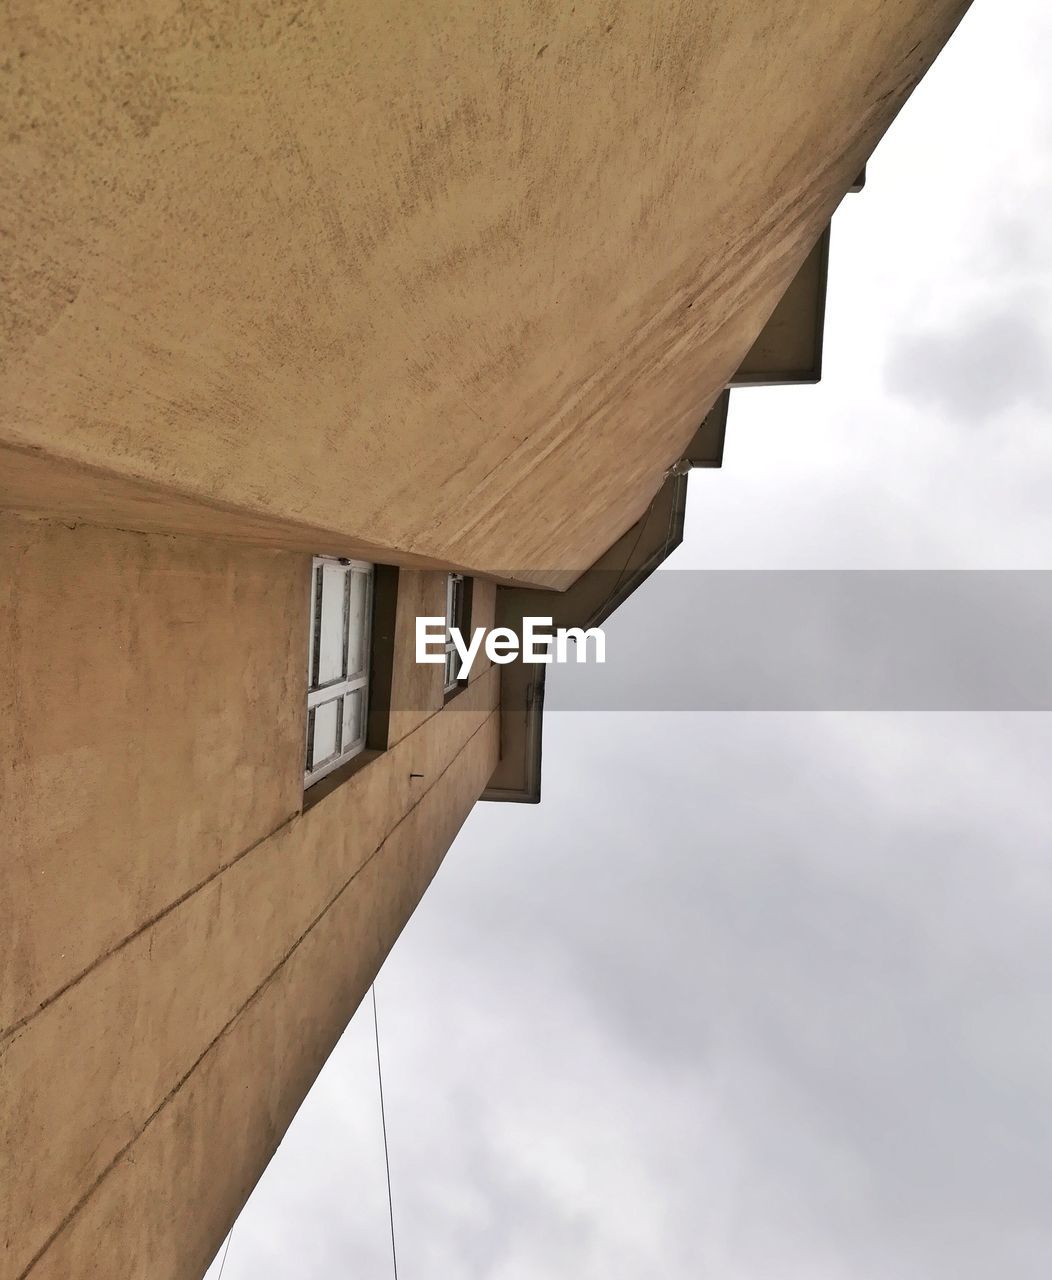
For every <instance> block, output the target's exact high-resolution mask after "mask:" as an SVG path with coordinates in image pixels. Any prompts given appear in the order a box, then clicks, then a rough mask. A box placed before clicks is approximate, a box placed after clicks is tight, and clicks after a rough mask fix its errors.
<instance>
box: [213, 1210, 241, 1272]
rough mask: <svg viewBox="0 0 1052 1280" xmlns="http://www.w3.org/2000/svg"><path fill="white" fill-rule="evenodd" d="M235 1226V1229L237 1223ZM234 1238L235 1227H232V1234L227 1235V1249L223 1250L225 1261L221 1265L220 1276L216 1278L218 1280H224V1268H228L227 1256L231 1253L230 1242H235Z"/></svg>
mask: <svg viewBox="0 0 1052 1280" xmlns="http://www.w3.org/2000/svg"><path fill="white" fill-rule="evenodd" d="M234 1226H235V1227H236V1226H237V1223H236V1222H235V1223H234ZM233 1238H234V1227H231V1228H230V1233H229V1234H228V1235H227V1238H226V1248H225V1249H224V1250H223V1261H222V1262H221V1263H220V1264H219V1275H217V1276H216V1280H223V1271H224V1268H225V1267H226V1255H227V1254H228V1253H229V1252H230V1241H231V1240H233Z"/></svg>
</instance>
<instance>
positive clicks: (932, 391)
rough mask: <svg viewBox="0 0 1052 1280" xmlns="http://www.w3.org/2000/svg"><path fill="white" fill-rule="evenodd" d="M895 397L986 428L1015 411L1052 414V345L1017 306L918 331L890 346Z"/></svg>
mask: <svg viewBox="0 0 1052 1280" xmlns="http://www.w3.org/2000/svg"><path fill="white" fill-rule="evenodd" d="M887 381H888V387H889V390H890V391H891V392H892V394H893V395H896V396H899V397H901V398H903V399H905V400H907V401H909V402H910V403H911V404H919V405H922V406H923V405H931V406H934V407H935V408H936V409H937V410H939V411H940V412H942V413H945V414H947V415H948V416H949V417H951V418H952V419H953V420H954V421H955V422H959V423H972V424H983V423H987V422H989V421H990V420H991V419H992V418H994V417H996V416H998V415H999V414H1003V413H1005V412H1007V411H1008V410H1009V409H1012V408H1014V407H1015V406H1017V405H1024V404H1030V405H1033V406H1034V407H1036V408H1039V409H1042V410H1045V411H1048V410H1052V342H1050V341H1049V339H1048V337H1047V335H1046V334H1045V333H1044V332H1043V329H1042V326H1041V323H1040V321H1039V319H1038V317H1037V316H1036V315H1032V314H1027V312H1026V311H1025V310H1024V307H1023V305H1022V303H1021V300H1019V299H1017V300H1016V303H1015V305H1013V306H1012V307H1010V308H1006V309H1003V310H999V311H998V312H996V313H994V314H986V313H980V314H976V315H973V316H970V317H968V318H967V319H966V320H965V321H964V322H963V323H961V324H955V325H953V327H951V328H948V329H944V330H934V329H929V330H915V331H913V332H909V333H905V334H903V335H901V336H900V337H899V338H898V339H897V340H896V341H895V343H894V344H893V346H892V348H891V352H890V356H889V359H888V363H887Z"/></svg>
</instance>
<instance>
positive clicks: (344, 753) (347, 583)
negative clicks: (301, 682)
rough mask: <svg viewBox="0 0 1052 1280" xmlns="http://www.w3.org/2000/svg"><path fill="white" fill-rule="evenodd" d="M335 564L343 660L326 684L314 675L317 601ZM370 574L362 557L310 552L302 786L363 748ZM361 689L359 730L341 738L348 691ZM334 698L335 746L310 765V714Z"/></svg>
mask: <svg viewBox="0 0 1052 1280" xmlns="http://www.w3.org/2000/svg"><path fill="white" fill-rule="evenodd" d="M334 566H339V567H340V568H341V569H342V570H343V665H342V669H341V672H340V675H339V676H338V677H337V678H336V679H334V680H329V681H327V682H325V683H319V682H318V681H317V680H316V678H315V666H316V664H317V662H318V659H319V657H320V653H321V613H320V609H319V606H320V605H321V597H322V586H321V584H322V583H323V582H324V580H325V579H324V570H325V569H326V568H329V569H332V568H333V567H334ZM356 574H357V575H361V576H362V577H364V578H365V592H364V595H363V604H362V607H361V609H360V610H359V611H358V613H357V614H356V615H354V616H352V614H351V601H352V599H353V593H352V591H351V585H352V580H353V578H354V576H355V575H356ZM373 577H374V566H373V565H371V564H369V563H368V562H367V561H365V560H343V559H337V558H335V557H332V556H315V557H314V560H313V562H312V565H311V593H310V631H309V633H308V650H307V729H306V756H305V759H306V763H305V766H304V773H303V785H304V786H305V787H309V786H310V785H311V784H312V783H314V782H317V781H318V780H319V779H320V778H324V777H325V776H326V774H329V773H332V771H333V770H334V769H338V768H339V767H340V765H342V764H346V763H347V761H348V760H352V759H353V758H354V757H355V756H356V755H358V754H359V753H360V752H362V751H363V750H364V749H365V741H366V726H367V724H368V719H369V665H370V664H369V651H370V647H371V644H372V629H373ZM355 631H356V633H357V636H358V639H359V640H360V643H361V655H362V656H361V664H360V666H359V669H358V670H357V671H349V670H348V665H349V655H350V639H351V636H352V634H354V633H355ZM359 690H360V691H361V695H362V696H361V718H360V732H359V733H358V734H357V735H356V736H355V738H354V740H353V741H345V738H346V737H347V736H348V727H347V710H348V704H347V701H346V699H347V696H348V695H349V694H352V693H357V692H358V691H359ZM337 700H338V701H339V703H340V707H339V719H338V721H337V734H336V751H335V753H334V754H333V755H329V756H326V757H325V758H324V759H323V760H322V761H321V762H320V763H319V764H318V765H317V767H316V768H311V750H312V745H313V742H312V730H313V725H314V714H315V713H316V712H317V709H318V708H319V707H321V706H325V705H327V704H329V703H331V702H336V701H337Z"/></svg>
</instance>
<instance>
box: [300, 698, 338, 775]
mask: <svg viewBox="0 0 1052 1280" xmlns="http://www.w3.org/2000/svg"><path fill="white" fill-rule="evenodd" d="M340 727H341V726H340V699H339V698H334V699H333V701H332V702H323V703H322V704H321V706H320V707H315V708H314V709H313V711H310V712H308V713H307V745H308V750H307V768H308V769H317V768H318V766H319V765H322V764H324V763H325V761H326V760H330V759H332V757H333V756H335V755H337V754H339V750H340Z"/></svg>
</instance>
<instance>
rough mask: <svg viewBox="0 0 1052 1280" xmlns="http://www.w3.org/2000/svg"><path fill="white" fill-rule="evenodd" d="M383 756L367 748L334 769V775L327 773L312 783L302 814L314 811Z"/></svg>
mask: <svg viewBox="0 0 1052 1280" xmlns="http://www.w3.org/2000/svg"><path fill="white" fill-rule="evenodd" d="M382 755H383V752H382V751H375V750H371V749H370V748H369V747H366V748H365V750H364V751H359V752H358V754H357V755H356V756H354V757H352V758H351V759H350V760H348V761H347V762H346V763H345V764H341V765H340V767H339V768H338V769H333V771H332V773H327V774H326V775H325V777H324V778H319V779H318V781H317V782H313V783H311V785H310V786H309V787H306V788H305V789H304V792H303V809H302V812H303V813H306V812H307V810H308V809H313V808H314V806H315V805H316V804H317V803H318V801H319V800H324V799H325V797H326V796H330V795H332V793H333V792H334V791H335V790H336V788H337V787H339V786H341V785H342V784H343V783H344V782H346V781H347V780H348V778H353V777H354V775H355V774H356V773H358V772H359V771H360V770H362V769H364V768H365V766H366V765H367V764H371V763H372V761H373V760H375V759H376V758H377V756H382Z"/></svg>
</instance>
